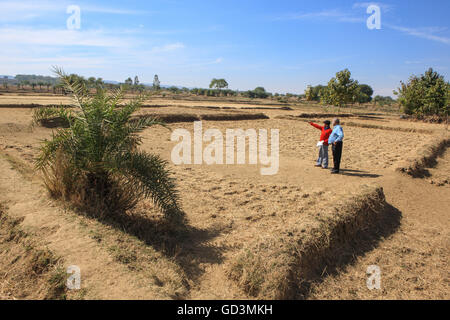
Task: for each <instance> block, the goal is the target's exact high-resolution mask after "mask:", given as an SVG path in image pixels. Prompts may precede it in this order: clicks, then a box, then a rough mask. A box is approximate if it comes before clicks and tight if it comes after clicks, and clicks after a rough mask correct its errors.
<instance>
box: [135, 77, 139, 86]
mask: <svg viewBox="0 0 450 320" xmlns="http://www.w3.org/2000/svg"><path fill="white" fill-rule="evenodd" d="M134 85H135V86H137V85H139V78H138V76H135V77H134Z"/></svg>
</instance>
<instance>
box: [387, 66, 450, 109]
mask: <svg viewBox="0 0 450 320" xmlns="http://www.w3.org/2000/svg"><path fill="white" fill-rule="evenodd" d="M394 94H395V95H398V101H399V102H400V104H401V105H402V107H403V111H404V112H405V113H406V114H415V115H416V116H417V117H423V116H426V115H438V116H445V117H448V112H449V104H450V99H449V96H450V83H449V82H446V81H445V80H444V76H442V75H440V74H438V73H437V72H435V71H434V70H433V69H432V68H430V69H428V70H427V71H426V72H425V74H422V75H420V76H419V77H417V76H414V75H413V76H411V77H410V78H409V81H408V83H404V82H400V88H398V91H394Z"/></svg>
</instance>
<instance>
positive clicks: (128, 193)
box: [36, 68, 182, 217]
mask: <svg viewBox="0 0 450 320" xmlns="http://www.w3.org/2000/svg"><path fill="white" fill-rule="evenodd" d="M54 72H55V73H56V74H57V75H58V76H59V77H60V79H61V82H62V84H63V85H64V87H65V89H66V90H67V91H70V92H72V94H73V97H74V100H75V105H76V108H75V109H74V110H71V111H66V112H61V113H59V116H61V117H63V118H65V119H64V120H65V121H66V122H67V123H68V124H69V127H68V128H62V129H58V130H57V131H56V132H55V133H54V134H53V137H52V139H51V140H46V141H44V143H43V145H42V148H41V153H40V156H39V158H38V160H37V163H36V166H37V168H38V169H40V170H41V171H42V173H43V176H44V182H45V184H46V186H47V188H48V190H49V191H50V193H51V194H52V195H53V196H54V197H56V198H64V199H65V200H69V201H71V202H72V203H73V204H75V205H76V206H78V207H81V208H82V209H85V210H86V209H87V210H88V211H90V212H91V213H94V214H96V215H105V214H114V213H115V212H118V211H122V212H123V211H124V210H129V209H131V208H133V207H134V206H135V205H136V204H137V202H138V201H139V200H140V199H142V198H151V199H152V200H153V202H154V203H155V204H156V205H157V206H158V207H159V208H160V209H161V211H162V212H163V213H164V214H165V215H166V217H181V216H182V211H181V209H180V206H179V195H178V192H177V190H176V186H175V180H174V178H172V177H171V173H170V172H169V171H168V170H167V168H166V165H167V163H166V161H164V160H162V159H161V158H160V157H159V156H157V155H152V154H149V153H146V152H143V151H140V150H138V148H137V147H138V146H139V145H140V143H141V137H140V136H139V133H140V132H141V131H143V130H144V129H145V128H148V127H150V126H153V125H157V124H162V123H160V122H159V121H157V120H155V119H152V118H139V119H133V118H132V114H133V113H134V112H136V111H137V110H138V109H139V107H140V105H141V103H142V98H137V99H134V100H132V101H131V102H128V103H126V104H123V105H122V104H120V102H121V101H122V97H123V94H122V91H121V90H120V89H118V90H116V91H115V92H114V93H112V94H107V93H106V92H105V91H104V90H99V91H98V92H97V93H96V94H95V95H93V96H92V95H90V94H89V92H88V89H87V88H86V86H85V84H84V82H82V81H79V79H74V78H73V77H71V76H69V75H67V74H65V73H64V71H63V70H62V69H58V68H55V70H54Z"/></svg>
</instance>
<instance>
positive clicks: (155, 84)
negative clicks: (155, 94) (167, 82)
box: [153, 74, 161, 91]
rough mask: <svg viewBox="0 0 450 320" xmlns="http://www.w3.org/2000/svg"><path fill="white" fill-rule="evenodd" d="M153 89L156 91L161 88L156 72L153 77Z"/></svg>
mask: <svg viewBox="0 0 450 320" xmlns="http://www.w3.org/2000/svg"><path fill="white" fill-rule="evenodd" d="M153 89H154V90H156V91H159V90H161V82H159V77H158V75H157V74H155V77H154V78H153Z"/></svg>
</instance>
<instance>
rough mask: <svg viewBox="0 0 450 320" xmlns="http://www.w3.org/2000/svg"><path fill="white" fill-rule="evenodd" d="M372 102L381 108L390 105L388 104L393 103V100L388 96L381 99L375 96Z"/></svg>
mask: <svg viewBox="0 0 450 320" xmlns="http://www.w3.org/2000/svg"><path fill="white" fill-rule="evenodd" d="M373 102H374V103H375V104H379V105H381V106H384V105H386V104H388V105H390V104H392V103H394V102H395V100H394V99H392V97H389V96H386V97H383V96H380V95H376V96H375V97H374V98H373Z"/></svg>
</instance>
